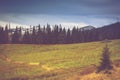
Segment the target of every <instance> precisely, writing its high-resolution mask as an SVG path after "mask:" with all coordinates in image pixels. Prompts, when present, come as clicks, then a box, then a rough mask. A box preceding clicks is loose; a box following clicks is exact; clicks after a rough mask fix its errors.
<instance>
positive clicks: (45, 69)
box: [0, 39, 120, 80]
mask: <svg viewBox="0 0 120 80" xmlns="http://www.w3.org/2000/svg"><path fill="white" fill-rule="evenodd" d="M104 46H105V42H104V41H98V42H88V43H77V44H58V45H57V44H56V45H33V44H0V80H66V79H67V78H68V77H70V76H72V75H73V74H75V73H79V72H80V71H81V70H82V69H83V68H84V67H87V66H90V65H95V66H97V65H99V62H100V57H101V53H102V50H103V47H104ZM108 47H109V49H110V51H111V60H112V62H114V61H115V60H120V40H119V39H117V40H110V41H108Z"/></svg>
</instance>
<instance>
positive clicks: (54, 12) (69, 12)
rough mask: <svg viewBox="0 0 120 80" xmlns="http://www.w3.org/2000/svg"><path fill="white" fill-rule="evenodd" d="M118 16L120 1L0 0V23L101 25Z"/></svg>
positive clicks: (119, 14) (109, 22)
mask: <svg viewBox="0 0 120 80" xmlns="http://www.w3.org/2000/svg"><path fill="white" fill-rule="evenodd" d="M119 18H120V0H0V25H6V24H8V23H9V22H10V24H11V25H12V26H16V25H18V26H20V25H22V26H29V25H35V26H36V25H38V24H40V25H46V24H47V23H48V24H51V25H55V24H61V25H62V26H64V27H69V28H71V27H73V26H78V27H83V26H87V25H92V26H95V27H101V26H104V25H107V24H111V23H114V22H116V21H119Z"/></svg>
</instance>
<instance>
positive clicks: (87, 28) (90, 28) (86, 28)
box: [81, 26, 95, 30]
mask: <svg viewBox="0 0 120 80" xmlns="http://www.w3.org/2000/svg"><path fill="white" fill-rule="evenodd" d="M92 29H95V27H94V26H85V27H82V28H81V30H92Z"/></svg>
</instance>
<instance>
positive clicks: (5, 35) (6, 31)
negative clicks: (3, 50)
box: [3, 25, 9, 43]
mask: <svg viewBox="0 0 120 80" xmlns="http://www.w3.org/2000/svg"><path fill="white" fill-rule="evenodd" d="M3 38H4V43H9V32H8V26H7V25H6V27H5V31H4V36H3Z"/></svg>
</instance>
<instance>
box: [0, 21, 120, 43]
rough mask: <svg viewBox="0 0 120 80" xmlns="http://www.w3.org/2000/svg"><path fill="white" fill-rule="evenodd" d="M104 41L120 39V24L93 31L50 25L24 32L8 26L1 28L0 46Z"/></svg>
mask: <svg viewBox="0 0 120 80" xmlns="http://www.w3.org/2000/svg"><path fill="white" fill-rule="evenodd" d="M104 39H120V23H119V22H117V23H114V24H110V25H107V26H103V27H100V28H95V29H91V30H84V29H82V28H78V27H73V28H72V29H66V28H63V27H62V26H61V25H55V26H54V27H52V28H51V26H50V25H49V24H47V26H44V27H41V26H40V25H38V26H33V27H32V29H30V28H29V29H25V31H24V32H23V30H22V27H19V28H18V27H16V29H15V30H14V31H12V29H10V28H8V26H6V27H5V28H3V27H0V44H8V43H13V44H70V43H83V42H92V41H100V40H104Z"/></svg>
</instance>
